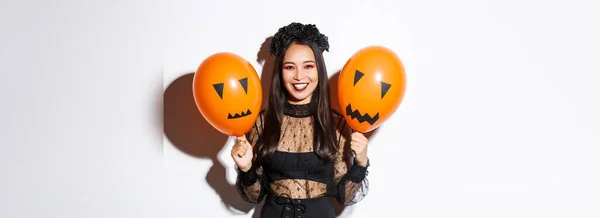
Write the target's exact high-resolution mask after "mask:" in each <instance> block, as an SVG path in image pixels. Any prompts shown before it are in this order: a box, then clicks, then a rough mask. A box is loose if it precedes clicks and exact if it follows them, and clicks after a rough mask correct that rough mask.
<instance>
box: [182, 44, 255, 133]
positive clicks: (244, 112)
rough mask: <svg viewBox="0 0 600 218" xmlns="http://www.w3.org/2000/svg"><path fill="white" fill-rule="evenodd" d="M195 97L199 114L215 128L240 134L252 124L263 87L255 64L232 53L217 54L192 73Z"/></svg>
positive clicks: (246, 130) (223, 131)
mask: <svg viewBox="0 0 600 218" xmlns="http://www.w3.org/2000/svg"><path fill="white" fill-rule="evenodd" d="M193 84H194V87H193V92H194V99H195V101H196V105H197V106H198V109H199V110H200V112H201V113H202V116H204V118H205V119H206V120H207V121H208V122H209V123H210V124H211V125H212V126H213V127H215V128H216V129H217V130H219V131H221V132H222V133H224V134H226V135H230V136H241V135H243V134H245V133H246V132H248V131H249V130H250V128H252V126H253V125H254V123H255V121H256V119H257V117H258V114H259V110H260V108H261V103H262V87H261V84H260V79H259V77H258V74H256V71H255V70H254V67H252V65H251V64H250V63H249V62H248V61H246V60H244V59H243V58H242V57H240V56H237V55H235V54H232V53H217V54H214V55H212V56H210V57H208V58H207V59H205V60H204V61H203V62H202V64H200V66H199V67H198V70H197V71H196V74H195V75H194V83H193Z"/></svg>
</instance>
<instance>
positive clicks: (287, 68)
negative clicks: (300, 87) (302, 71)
mask: <svg viewBox="0 0 600 218" xmlns="http://www.w3.org/2000/svg"><path fill="white" fill-rule="evenodd" d="M283 69H286V70H292V69H294V67H292V66H285V67H284V68H283Z"/></svg>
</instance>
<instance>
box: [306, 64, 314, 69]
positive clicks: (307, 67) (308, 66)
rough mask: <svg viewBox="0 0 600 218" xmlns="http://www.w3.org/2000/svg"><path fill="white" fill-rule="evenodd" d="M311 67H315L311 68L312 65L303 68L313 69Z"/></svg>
mask: <svg viewBox="0 0 600 218" xmlns="http://www.w3.org/2000/svg"><path fill="white" fill-rule="evenodd" d="M313 67H315V66H313V65H306V66H305V68H306V69H310V68H313Z"/></svg>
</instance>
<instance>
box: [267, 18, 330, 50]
mask: <svg viewBox="0 0 600 218" xmlns="http://www.w3.org/2000/svg"><path fill="white" fill-rule="evenodd" d="M294 40H310V41H313V42H314V43H315V44H317V46H318V47H319V49H321V51H329V41H328V39H327V36H325V35H323V34H321V33H320V32H319V29H317V27H316V26H315V25H314V24H301V23H297V22H294V23H291V24H289V25H287V26H284V27H281V28H279V30H278V31H277V33H275V35H274V36H273V39H272V40H271V44H270V45H269V52H270V53H271V55H277V54H279V52H281V50H282V49H283V48H284V47H286V46H287V45H288V44H289V43H291V42H293V41H294Z"/></svg>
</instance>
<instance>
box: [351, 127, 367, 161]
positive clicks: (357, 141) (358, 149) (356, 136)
mask: <svg viewBox="0 0 600 218" xmlns="http://www.w3.org/2000/svg"><path fill="white" fill-rule="evenodd" d="M368 144H369V139H367V137H365V135H363V134H362V133H360V132H354V133H352V141H350V148H351V149H352V151H354V154H355V155H356V157H355V160H356V162H358V165H360V166H362V167H365V166H367V145H368Z"/></svg>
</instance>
